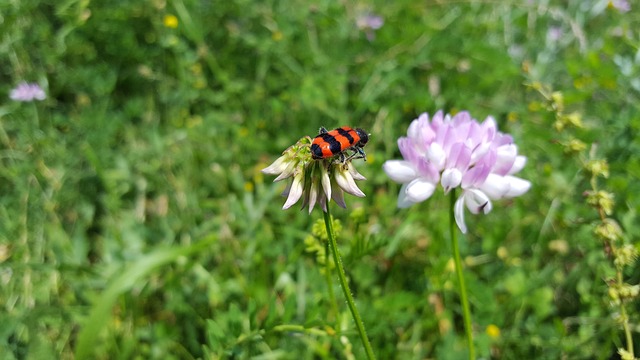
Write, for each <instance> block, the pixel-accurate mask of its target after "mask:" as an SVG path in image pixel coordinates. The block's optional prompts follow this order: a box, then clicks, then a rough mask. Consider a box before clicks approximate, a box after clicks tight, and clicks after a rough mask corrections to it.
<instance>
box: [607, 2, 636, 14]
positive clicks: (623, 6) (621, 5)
mask: <svg viewBox="0 0 640 360" xmlns="http://www.w3.org/2000/svg"><path fill="white" fill-rule="evenodd" d="M608 6H609V7H612V8H615V9H617V10H618V11H620V12H625V13H626V12H629V11H631V5H630V4H629V1H628V0H610V1H609V5H608Z"/></svg>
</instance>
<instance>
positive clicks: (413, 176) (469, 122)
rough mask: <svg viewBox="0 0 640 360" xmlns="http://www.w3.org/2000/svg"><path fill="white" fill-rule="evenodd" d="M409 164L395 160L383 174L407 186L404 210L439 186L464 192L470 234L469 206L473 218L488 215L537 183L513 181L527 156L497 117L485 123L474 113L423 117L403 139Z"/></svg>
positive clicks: (460, 217) (459, 218) (459, 217)
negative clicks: (499, 203)
mask: <svg viewBox="0 0 640 360" xmlns="http://www.w3.org/2000/svg"><path fill="white" fill-rule="evenodd" d="M398 147H399V148H400V153H401V154H402V157H403V160H389V161H386V162H385V163H384V164H383V169H384V171H385V172H386V173H387V175H388V176H389V177H390V178H391V180H393V181H395V182H398V183H400V184H402V187H401V188H400V194H399V195H398V207H401V208H406V207H409V206H411V205H413V204H415V203H419V202H422V201H425V200H427V199H428V198H430V197H431V195H433V193H434V192H435V189H436V187H437V185H438V184H440V185H441V186H442V188H443V189H444V192H445V193H448V192H449V191H450V190H451V189H455V188H458V187H460V188H461V189H462V193H461V194H460V197H459V198H458V200H457V201H456V203H455V206H454V213H455V219H456V223H457V225H458V227H459V228H460V230H461V231H462V232H463V233H466V232H467V227H466V225H465V222H464V207H465V206H466V207H467V209H469V211H471V213H473V214H479V213H483V214H488V213H489V212H490V211H491V210H492V209H493V205H492V203H491V200H498V199H504V198H512V197H516V196H520V195H522V194H524V193H525V192H527V191H528V190H529V188H530V187H531V183H530V182H529V181H527V180H524V179H521V178H518V177H515V176H513V174H515V173H517V172H519V171H520V170H522V168H523V167H524V165H525V164H526V160H527V159H526V157H524V156H521V155H518V148H517V146H516V145H515V144H514V143H513V138H512V137H511V136H510V135H507V134H503V133H501V132H499V131H498V129H497V126H496V122H495V120H494V119H493V118H492V117H487V119H485V121H483V122H482V123H479V122H478V121H477V120H475V119H472V118H471V116H470V115H469V113H468V112H460V113H458V114H456V115H455V116H453V117H451V116H450V115H446V116H445V115H444V114H443V112H442V111H438V112H437V113H436V114H435V115H433V117H432V118H431V119H430V118H429V114H427V113H424V114H421V115H420V116H419V117H418V118H417V119H415V120H414V121H413V122H412V123H411V124H410V125H409V129H408V130H407V136H406V137H401V138H400V139H398Z"/></svg>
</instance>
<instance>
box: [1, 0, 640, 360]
mask: <svg viewBox="0 0 640 360" xmlns="http://www.w3.org/2000/svg"><path fill="white" fill-rule="evenodd" d="M639 25H640V12H639V11H638V5H636V4H631V5H630V4H629V2H626V1H622V0H618V1H605V0H562V1H554V0H546V1H545V0H541V1H507V2H494V1H473V0H471V1H455V2H453V1H414V0H398V1H394V2H386V1H370V2H367V1H330V0H318V1H300V0H293V1H288V2H284V1H274V0H266V1H260V2H258V1H250V0H228V1H197V0H140V1H123V0H115V1H110V2H105V1H97V2H90V1H87V0H66V1H46V0H20V1H10V0H0V58H1V60H2V61H1V62H0V80H1V81H0V99H2V100H0V304H2V310H1V311H0V357H2V358H4V359H55V358H60V359H73V358H78V359H84V358H95V359H249V358H252V359H253V358H255V359H360V358H363V356H364V352H363V350H362V345H361V343H360V342H359V339H358V336H357V334H356V332H355V330H354V325H353V322H352V321H351V318H350V315H349V311H348V308H347V307H346V306H345V303H344V302H343V298H342V294H341V292H340V290H339V288H338V286H337V282H335V283H334V287H335V289H333V290H334V292H335V294H336V298H337V302H338V305H339V306H338V308H337V311H336V309H334V308H333V307H332V306H331V303H330V300H329V295H328V294H329V291H328V287H327V283H326V282H325V277H324V257H323V256H324V253H323V251H322V250H323V245H322V243H321V240H320V239H319V238H317V234H316V235H314V234H315V233H314V232H313V231H312V229H313V226H314V224H316V222H317V221H318V220H321V219H322V214H321V212H320V211H319V210H317V209H316V210H314V211H313V212H312V213H311V214H310V215H309V214H308V212H307V211H299V210H298V209H297V206H294V207H293V208H291V209H289V210H286V211H283V210H281V207H282V205H283V203H284V198H282V197H280V193H281V192H282V190H283V189H284V187H285V184H284V183H275V184H273V183H272V180H273V178H272V177H271V176H263V175H262V174H261V173H260V170H261V169H262V168H264V167H266V166H267V165H269V164H270V163H271V162H273V161H274V160H275V159H276V158H277V157H278V156H279V155H280V154H281V152H282V151H283V150H284V149H286V148H287V147H288V146H290V145H291V144H293V143H295V142H296V141H297V140H298V139H299V138H301V137H303V136H307V135H311V136H313V135H315V134H316V133H317V131H318V128H319V127H320V126H325V127H327V128H335V127H338V126H342V125H348V126H353V127H362V128H364V129H367V130H368V131H369V132H370V133H371V137H370V142H369V143H368V144H367V147H366V150H367V154H368V158H367V162H366V163H365V162H361V163H358V164H357V166H358V170H359V171H360V172H361V173H362V174H363V175H364V176H366V177H367V180H366V181H362V182H359V183H358V185H359V186H360V188H361V189H362V190H363V191H364V192H365V193H366V194H367V196H366V197H365V198H355V197H350V196H349V197H347V199H346V202H347V206H348V208H347V209H346V210H345V209H341V208H338V207H336V206H334V207H333V208H332V213H333V216H334V217H335V218H336V219H337V220H339V221H340V226H339V228H340V230H339V239H338V242H339V244H340V246H341V252H342V254H343V257H344V262H345V266H346V268H347V272H348V276H349V278H350V281H351V287H352V290H353V292H354V295H355V297H356V300H357V303H358V307H359V309H360V311H361V313H362V314H363V320H364V322H365V324H366V326H367V329H368V334H369V337H370V339H371V341H372V345H373V348H374V351H375V352H376V354H377V356H378V357H379V358H380V359H460V358H463V357H464V356H465V354H466V348H465V340H464V337H463V333H464V332H463V324H462V317H461V310H460V307H459V299H458V295H457V291H456V281H455V273H454V272H453V267H452V261H451V249H450V245H449V238H448V235H447V234H448V233H447V231H448V228H447V225H446V224H447V222H448V212H447V211H448V206H449V204H448V199H447V197H446V196H444V195H443V193H442V191H441V189H439V190H437V192H436V194H435V195H434V196H433V197H432V198H431V199H429V200H428V201H426V202H424V203H421V204H418V205H416V206H413V207H411V208H409V209H402V210H400V209H397V208H396V201H397V194H398V190H399V185H397V184H395V183H393V182H392V181H390V180H389V179H388V178H387V176H386V175H385V173H384V172H383V171H382V168H381V166H382V163H383V162H384V161H385V160H388V159H394V158H400V154H399V151H398V147H397V138H398V137H399V136H403V135H405V134H406V129H407V126H408V125H409V123H410V122H411V121H412V120H413V119H415V118H416V117H417V116H418V115H419V114H420V113H422V112H428V113H430V114H433V113H435V112H436V111H437V110H439V109H443V110H444V111H445V112H449V113H455V112H458V111H462V110H468V111H470V112H471V114H472V116H473V117H474V118H476V119H478V120H480V121H482V120H484V119H485V117H486V116H488V115H492V116H494V117H495V118H496V120H497V122H498V126H499V128H500V130H501V131H503V132H506V133H510V134H512V135H513V137H514V139H515V142H516V144H517V145H518V150H519V152H520V153H521V154H523V155H525V156H527V157H528V164H527V166H526V167H525V169H524V170H523V171H522V172H521V173H520V174H519V175H521V176H522V177H523V178H525V179H528V180H529V181H531V182H532V184H533V186H532V189H531V190H530V191H529V192H528V193H527V194H525V195H524V196H522V197H520V198H516V199H514V200H511V201H501V202H497V203H495V204H494V209H493V211H492V212H491V213H490V214H488V215H477V216H476V215H471V214H469V213H467V217H466V220H467V225H468V226H469V229H470V231H469V234H467V235H466V236H465V237H464V239H463V240H462V252H463V257H465V259H464V262H465V265H466V273H465V276H466V279H467V285H468V289H469V295H470V301H471V311H472V314H473V327H474V334H475V341H476V346H477V352H478V354H479V356H480V357H481V358H485V359H489V358H491V359H610V358H613V359H616V358H619V356H618V354H617V349H618V348H620V347H625V346H626V343H625V340H624V334H623V332H622V331H621V327H620V321H619V316H617V315H619V314H618V312H619V309H618V308H617V307H616V306H612V301H611V298H610V296H609V295H608V294H609V288H608V284H609V283H610V280H611V279H612V277H614V276H615V274H616V268H615V266H614V264H613V261H612V259H611V256H610V254H609V253H608V252H607V248H606V246H604V244H603V242H602V240H600V239H599V238H597V237H596V236H595V235H594V232H593V230H594V221H597V220H598V219H599V215H598V212H597V211H596V210H595V209H594V208H592V207H591V206H589V205H588V204H587V203H586V202H585V198H584V193H585V191H587V190H590V189H591V185H592V184H590V182H589V180H588V177H585V174H584V169H583V166H582V165H581V164H582V163H583V162H584V161H586V160H587V159H588V158H589V157H590V156H591V157H593V158H597V159H606V160H607V161H608V166H609V168H608V170H609V176H608V177H607V178H599V179H598V187H600V188H604V189H606V190H608V191H610V192H612V193H613V194H615V206H614V208H613V212H612V215H611V217H612V218H614V219H615V220H616V221H617V222H618V223H620V224H621V226H622V228H623V229H624V231H625V237H624V240H625V241H626V242H627V243H629V244H632V245H634V246H635V245H636V244H637V241H638V238H637V234H638V233H639V231H640V225H639V223H638V221H637V211H638V210H639V206H640V198H639V196H640V195H639V194H640V182H638V178H639V177H640V162H639V157H638V154H639V153H640V141H639V140H638V137H637V133H638V128H639V127H640V105H639V104H640V77H639V76H638V75H639V72H640V67H639V62H640V55H639V54H640V53H639V47H638V45H639V44H640V32H638V29H640V26H639ZM23 81H25V82H30V83H36V84H38V85H39V86H40V87H41V88H42V89H43V90H44V92H45V93H46V99H44V100H42V101H37V100H35V101H14V100H12V99H11V98H10V95H9V94H10V92H11V89H13V88H15V87H16V86H17V85H18V84H20V83H21V82H23ZM552 91H556V92H557V93H556V94H555V96H556V97H554V99H555V100H553V101H551V100H550V97H549V96H548V95H549V94H550V93H551V92H552ZM559 98H561V99H562V105H563V106H564V113H566V114H575V115H576V116H579V117H580V118H581V122H582V124H583V126H582V127H574V128H572V130H567V129H559V128H558V126H554V124H556V125H557V123H556V121H557V113H558V112H557V110H558V109H557V108H554V107H553V106H552V105H553V104H556V105H557V104H558V99H559ZM550 104H551V105H550ZM554 109H555V110H556V111H554ZM558 130H562V131H558ZM567 131H571V132H570V133H569V135H567ZM571 139H578V140H580V141H581V142H583V143H584V144H585V145H586V149H585V150H584V151H583V152H580V153H578V152H574V153H572V152H567V151H566V147H565V146H564V145H565V144H566V142H567V141H570V140H571ZM316 226H318V225H316ZM623 275H624V279H625V281H626V282H628V283H630V284H637V283H638V280H639V278H640V271H638V270H637V268H635V267H629V268H627V269H626V270H625V271H624V273H623ZM637 310H638V303H637V302H633V301H629V302H628V303H627V311H628V313H629V318H630V324H631V325H632V329H633V334H634V336H635V337H636V338H637V330H638V316H637ZM639 345H640V344H639V343H638V342H636V347H638V346H639Z"/></svg>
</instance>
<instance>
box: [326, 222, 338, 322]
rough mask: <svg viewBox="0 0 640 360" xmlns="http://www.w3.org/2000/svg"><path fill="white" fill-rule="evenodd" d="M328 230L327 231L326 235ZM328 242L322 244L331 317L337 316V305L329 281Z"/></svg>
mask: <svg viewBox="0 0 640 360" xmlns="http://www.w3.org/2000/svg"><path fill="white" fill-rule="evenodd" d="M328 233H329V230H327V234H328ZM329 251H330V250H329V242H328V241H327V242H326V243H325V244H324V264H325V269H324V276H325V279H326V280H327V289H328V291H329V301H330V302H331V310H332V311H333V316H334V317H337V316H338V303H337V302H336V295H335V294H334V292H333V281H331V261H329V256H330V255H329Z"/></svg>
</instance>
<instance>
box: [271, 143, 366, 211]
mask: <svg viewBox="0 0 640 360" xmlns="http://www.w3.org/2000/svg"><path fill="white" fill-rule="evenodd" d="M310 147H311V138H309V137H304V138H302V139H300V140H299V141H298V142H297V143H296V144H294V145H292V146H291V147H289V148H288V149H287V150H285V151H284V152H283V153H282V156H280V157H279V158H278V159H276V161H274V162H273V163H272V164H271V165H269V166H268V167H266V168H264V169H262V172H263V173H265V174H269V175H278V176H277V177H276V179H275V180H274V182H275V181H281V180H285V179H288V178H292V180H291V182H290V183H289V184H288V185H287V187H286V189H285V190H284V192H283V193H282V194H283V195H284V196H286V197H287V200H286V201H285V203H284V206H283V207H282V209H288V208H290V207H291V206H293V204H295V203H297V202H298V201H299V200H300V199H302V208H304V207H306V206H308V208H309V213H311V211H312V210H313V208H314V206H316V205H319V206H320V207H321V208H322V209H323V211H325V212H326V211H327V204H328V202H329V201H331V199H333V200H334V201H335V202H336V203H337V204H338V205H339V206H341V207H343V208H346V203H345V201H344V193H345V192H347V193H349V194H351V195H354V196H358V197H364V196H365V194H364V193H363V192H362V190H360V188H358V185H356V182H355V181H356V180H365V177H364V176H362V175H361V174H360V173H359V172H358V171H357V170H356V168H355V167H354V166H353V162H352V161H351V160H348V161H345V162H340V161H336V159H334V158H329V159H318V160H316V159H313V158H312V156H311V150H310Z"/></svg>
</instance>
